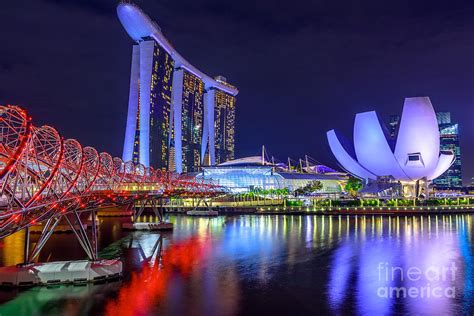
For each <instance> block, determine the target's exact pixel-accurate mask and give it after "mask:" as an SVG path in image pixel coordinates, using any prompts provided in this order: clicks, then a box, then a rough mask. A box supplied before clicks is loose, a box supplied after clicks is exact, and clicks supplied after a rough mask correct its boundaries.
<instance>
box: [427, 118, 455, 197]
mask: <svg viewBox="0 0 474 316" xmlns="http://www.w3.org/2000/svg"><path fill="white" fill-rule="evenodd" d="M436 118H437V119H438V126H439V134H440V149H441V151H451V152H453V153H454V155H455V156H456V160H455V161H454V163H453V164H452V165H451V167H449V169H448V170H446V172H445V173H443V174H442V175H441V176H440V177H438V178H437V179H435V180H434V181H433V183H434V184H435V186H436V187H437V188H438V189H460V188H461V187H462V172H461V148H460V146H459V125H458V124H457V123H453V122H452V121H451V113H450V112H437V113H436Z"/></svg>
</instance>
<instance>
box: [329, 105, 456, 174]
mask: <svg viewBox="0 0 474 316" xmlns="http://www.w3.org/2000/svg"><path fill="white" fill-rule="evenodd" d="M327 138H328V142H329V146H330V148H331V151H332V153H333V154H334V156H335V157H336V159H337V160H338V162H339V164H340V165H341V167H342V168H344V169H345V170H346V171H347V172H349V173H351V174H352V175H354V176H355V177H358V178H361V179H365V180H366V181H368V180H369V179H371V180H376V179H377V178H378V177H393V178H394V179H395V180H397V181H404V182H414V181H418V180H421V179H426V180H428V181H430V180H433V179H435V178H437V177H439V176H440V175H442V174H443V173H444V172H445V171H446V170H447V169H448V168H449V167H450V166H451V165H452V164H453V162H454V159H455V156H454V154H453V153H452V152H440V134H439V129H438V123H437V120H436V114H435V111H434V109H433V105H432V104H431V101H430V99H429V98H428V97H415V98H406V99H405V103H404V105H403V113H402V117H401V122H400V127H399V131H398V135H396V138H395V139H392V138H390V137H389V135H388V133H387V129H386V128H385V126H384V125H382V124H381V122H380V120H379V118H378V116H377V113H376V112H375V111H371V112H364V113H359V114H357V115H356V118H355V123H354V141H353V143H350V142H347V141H344V139H343V138H342V137H341V136H340V134H339V133H337V132H336V131H335V130H330V131H328V132H327Z"/></svg>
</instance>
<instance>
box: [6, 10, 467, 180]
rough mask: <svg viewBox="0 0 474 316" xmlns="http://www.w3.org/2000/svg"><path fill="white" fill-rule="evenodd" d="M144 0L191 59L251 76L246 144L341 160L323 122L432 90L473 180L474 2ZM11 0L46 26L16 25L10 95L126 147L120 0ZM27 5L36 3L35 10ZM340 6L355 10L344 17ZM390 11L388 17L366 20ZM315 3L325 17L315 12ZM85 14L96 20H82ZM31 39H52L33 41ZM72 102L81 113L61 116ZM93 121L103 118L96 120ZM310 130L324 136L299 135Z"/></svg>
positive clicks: (244, 82) (244, 100) (387, 110)
mask: <svg viewBox="0 0 474 316" xmlns="http://www.w3.org/2000/svg"><path fill="white" fill-rule="evenodd" d="M137 3H138V4H139V5H140V6H142V7H143V9H144V10H145V11H147V12H148V13H149V14H150V16H153V17H156V19H157V20H159V21H160V25H161V26H162V27H163V29H164V30H165V31H166V36H167V38H169V39H170V41H172V42H173V43H174V45H175V46H176V48H177V49H178V50H179V51H180V52H181V53H182V54H183V55H185V56H186V57H187V58H189V59H190V60H191V61H192V63H193V64H195V65H199V66H200V67H201V68H202V70H203V71H205V72H206V73H212V74H214V73H215V74H218V73H221V74H223V75H224V76H226V77H228V78H232V83H234V84H235V85H236V86H238V87H239V89H240V91H241V93H240V94H239V108H238V110H237V118H236V119H237V126H242V127H241V128H240V130H239V132H238V133H237V135H236V148H237V153H236V154H237V155H236V156H237V157H244V156H247V155H249V154H254V153H255V152H257V151H258V150H259V148H260V146H261V145H262V144H265V145H267V148H269V149H270V151H271V152H270V153H271V154H273V155H275V156H282V157H284V156H293V157H297V156H300V157H301V156H303V155H304V154H305V153H308V154H309V155H311V156H313V157H316V158H317V159H318V160H321V161H322V162H325V163H328V164H330V165H332V166H335V165H336V164H335V161H334V160H333V159H332V157H331V155H330V152H329V149H328V146H327V143H326V142H325V140H324V131H325V130H327V129H328V128H330V127H331V126H336V125H337V126H351V125H352V124H351V119H352V117H353V115H354V114H355V113H357V112H362V111H364V110H368V109H372V108H374V109H377V110H378V111H379V112H380V114H381V115H382V116H384V117H387V116H388V115H390V114H391V113H394V112H396V111H397V110H399V107H398V104H399V103H400V101H401V100H403V97H405V96H413V95H429V96H430V97H431V99H432V101H433V103H435V104H437V110H439V111H446V112H447V111H449V112H451V113H452V116H453V121H455V122H458V123H459V126H460V141H461V147H463V153H462V155H463V161H464V166H463V173H464V181H465V183H466V184H467V183H469V181H470V179H471V178H472V176H473V174H474V167H473V165H472V163H471V161H472V157H473V151H474V149H473V148H472V146H469V144H470V143H472V139H473V137H474V130H473V129H474V127H473V126H472V124H470V122H471V120H472V119H471V118H472V117H473V114H474V113H473V106H472V102H473V100H474V97H473V94H472V91H471V89H470V88H469V87H471V86H472V83H473V75H472V74H473V67H472V62H471V61H470V60H471V57H472V53H473V49H472V40H470V35H469V34H472V31H473V29H474V25H473V22H472V21H470V20H469V19H468V17H469V16H470V13H471V12H473V9H474V8H473V5H472V4H471V3H469V2H467V1H465V2H462V1H461V2H456V3H453V4H450V5H449V6H448V5H444V4H443V3H442V2H437V1H435V2H430V3H429V8H430V10H423V8H424V7H425V6H426V4H411V3H400V4H391V5H390V8H389V9H390V10H386V9H383V8H381V7H380V6H378V5H376V4H375V2H374V3H369V4H366V5H363V6H362V5H361V7H360V8H358V10H354V8H353V7H351V8H348V9H345V8H344V6H343V5H342V4H338V3H335V4H332V5H329V4H326V5H319V6H318V5H308V6H307V7H306V5H307V4H303V3H300V2H297V3H295V4H293V6H294V8H286V7H282V5H281V4H276V3H274V4H268V5H267V6H265V7H259V8H258V10H253V11H252V10H250V8H251V7H252V6H253V5H254V4H251V3H247V2H243V3H241V4H239V6H241V8H235V6H234V5H233V4H222V3H221V4H216V3H215V2H212V1H211V2H207V1H206V2H203V5H202V6H201V7H202V8H201V9H200V10H197V11H196V10H194V9H193V8H195V6H194V5H193V4H191V3H188V2H186V1H184V2H180V3H176V4H171V3H159V4H157V3H150V2H148V1H137ZM5 5H6V6H5V10H3V12H2V18H3V20H2V22H1V23H4V29H7V28H8V26H9V25H13V23H14V22H15V21H14V20H13V19H12V17H14V16H18V15H20V16H22V18H23V19H25V20H28V19H29V18H31V19H33V21H35V20H36V19H39V20H41V21H44V25H43V30H41V31H39V32H40V33H41V34H40V35H41V36H36V35H35V34H32V33H31V32H30V31H29V29H28V28H23V27H20V26H19V27H16V28H14V29H13V30H11V32H7V33H6V40H8V41H9V43H11V45H8V47H4V48H3V49H2V51H1V56H2V58H1V60H2V69H3V70H4V71H2V74H1V75H0V82H1V87H2V88H1V91H0V92H1V93H0V101H1V102H2V103H12V104H28V105H29V110H31V111H32V113H34V115H35V117H38V119H39V120H42V121H44V122H55V124H58V125H59V127H61V130H63V131H64V133H65V134H66V136H67V135H71V136H72V135H73V136H76V137H78V138H79V139H80V140H81V141H82V142H84V143H87V144H91V145H94V146H96V147H97V148H100V149H107V150H110V151H111V152H112V153H114V154H117V155H120V152H121V147H122V145H123V143H122V139H123V133H124V131H123V122H124V120H125V117H126V104H127V97H128V89H127V88H128V79H129V72H130V67H129V63H130V58H131V52H130V41H129V38H127V37H126V36H124V31H123V30H122V29H121V25H120V23H119V22H118V21H117V19H116V17H115V16H114V13H115V12H114V7H115V5H116V2H115V1H98V2H94V3H88V4H85V3H80V2H77V1H64V2H54V1H44V2H41V3H40V4H38V3H35V2H33V1H31V2H28V1H19V2H15V3H7V4H5ZM29 6H30V7H31V8H32V9H34V10H32V11H34V12H35V15H34V16H33V15H31V16H29V15H28V14H25V13H24V10H23V9H24V8H25V7H29ZM175 6H181V7H184V8H185V9H184V10H178V9H177V7H175ZM302 7H306V9H307V10H304V13H302V12H303V10H301V8H302ZM191 9H192V10H191ZM234 9H235V10H234ZM338 9H341V10H338ZM20 12H21V14H20ZM223 12H224V13H223ZM232 12H234V13H232ZM283 12H285V14H283ZM336 12H337V14H338V15H341V16H342V17H343V18H341V19H337V21H338V22H335V21H336V20H335V19H333V18H334V17H335V15H336ZM379 15H380V16H381V17H383V21H385V23H381V18H380V19H376V20H375V21H374V20H371V19H367V18H368V17H369V18H371V17H374V16H379ZM64 16H67V19H66V18H64ZM222 16H227V17H228V18H227V19H225V18H222ZM315 16H317V17H320V18H319V19H315V20H312V19H309V18H310V17H311V18H314V17H315ZM262 17H266V18H265V19H262ZM84 19H89V20H88V21H89V22H90V23H87V24H84V23H81V21H84ZM366 20H371V21H372V22H371V23H368V22H365V21H366ZM244 22H245V23H244ZM14 25H18V23H15V24H14ZM58 25H61V26H62V27H61V28H59V27H58ZM78 25H81V27H78ZM196 25H199V27H198V28H197V27H196ZM216 26H219V27H216ZM374 26H377V27H374ZM394 30H397V31H396V32H394ZM413 30H414V31H413ZM197 33H201V34H204V36H196V34H197ZM229 34H232V36H229ZM37 38H41V40H39V39H37ZM336 39H337V40H336ZM58 40H60V41H61V43H64V44H63V45H59V46H57V51H52V50H50V49H47V48H48V47H52V46H53V45H55V44H54V43H57V42H58ZM26 43H28V45H26ZM66 43H67V44H66ZM281 43H289V45H281ZM321 43H324V45H321ZM33 46H34V47H37V48H41V47H45V49H35V50H31V49H28V48H27V47H33ZM217 47H219V49H217ZM196 48H199V49H196ZM221 48H222V49H221ZM342 48H344V49H342ZM112 51H113V54H111V53H110V52H112ZM217 51H219V52H220V53H219V54H218V53H217ZM382 52H388V53H386V54H385V53H383V54H382ZM48 60H52V61H54V62H53V63H51V64H50V63H48V62H47V61H48ZM283 60H292V63H288V65H287V64H285V63H282V61H283ZM71 61H73V62H71ZM65 69H69V70H70V71H68V72H66V71H64V70H65ZM85 70H87V71H85ZM31 71H32V72H31ZM28 73H32V74H33V75H27V74H28ZM296 78H299V79H301V80H295V79H296ZM24 87H29V90H30V91H28V93H25V88H24ZM84 91H87V93H83V92H84ZM281 91H286V92H287V93H280V92H281ZM335 109H338V110H337V111H335ZM66 112H67V113H71V114H73V116H74V117H76V118H77V122H76V121H74V120H73V121H68V122H65V121H63V119H62V118H63V117H64V113H66ZM91 113H92V114H91ZM262 117H265V120H262ZM48 118H49V119H48ZM84 121H89V122H90V126H91V127H92V128H87V129H84V128H83V124H81V123H80V122H84ZM314 122H317V124H314ZM308 131H310V132H311V135H312V137H301V135H303V134H305V133H308ZM464 148H465V149H464Z"/></svg>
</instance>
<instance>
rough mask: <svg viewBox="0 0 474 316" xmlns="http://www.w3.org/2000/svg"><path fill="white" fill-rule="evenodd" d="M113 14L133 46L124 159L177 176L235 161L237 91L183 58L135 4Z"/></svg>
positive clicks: (119, 9) (124, 4)
mask: <svg viewBox="0 0 474 316" xmlns="http://www.w3.org/2000/svg"><path fill="white" fill-rule="evenodd" d="M117 14H118V17H119V20H120V22H121V23H122V25H123V27H124V28H125V30H126V31H127V33H128V34H129V35H130V37H131V38H132V39H133V40H134V41H135V42H136V43H137V44H136V45H134V46H133V55H132V68H131V79H130V92H129V103H128V115H127V125H126V132H125V140H124V147H123V155H122V159H123V160H124V161H129V160H133V161H135V162H139V163H142V164H143V165H145V166H146V167H148V166H153V167H155V168H159V169H162V170H170V171H176V172H178V173H182V172H195V171H198V170H199V169H200V168H201V166H203V165H214V164H216V163H219V162H223V161H226V160H230V159H233V157H234V152H235V146H234V136H235V103H236V95H237V93H238V90H237V89H236V88H235V87H234V86H232V85H230V84H228V83H227V81H226V79H225V78H224V77H221V76H218V77H216V78H212V77H210V76H208V75H206V74H204V73H203V72H201V71H200V70H198V69H197V68H195V67H194V66H193V65H191V64H190V63H189V62H188V61H187V60H185V59H184V58H183V57H182V56H181V55H180V54H179V53H178V52H177V51H176V50H175V49H174V48H173V46H172V45H171V44H170V43H169V42H168V40H167V39H166V38H165V37H164V35H163V34H162V33H161V29H160V28H159V27H158V25H157V24H156V23H155V22H154V21H153V20H151V19H150V17H149V16H148V15H146V14H145V13H144V12H143V11H142V10H141V9H140V8H139V7H138V6H136V5H135V4H133V3H130V2H129V1H127V2H121V3H119V5H118V7H117Z"/></svg>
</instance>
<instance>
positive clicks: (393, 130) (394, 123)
mask: <svg viewBox="0 0 474 316" xmlns="http://www.w3.org/2000/svg"><path fill="white" fill-rule="evenodd" d="M399 123H400V115H390V122H389V132H390V136H391V137H395V136H397V131H398V124H399Z"/></svg>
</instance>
